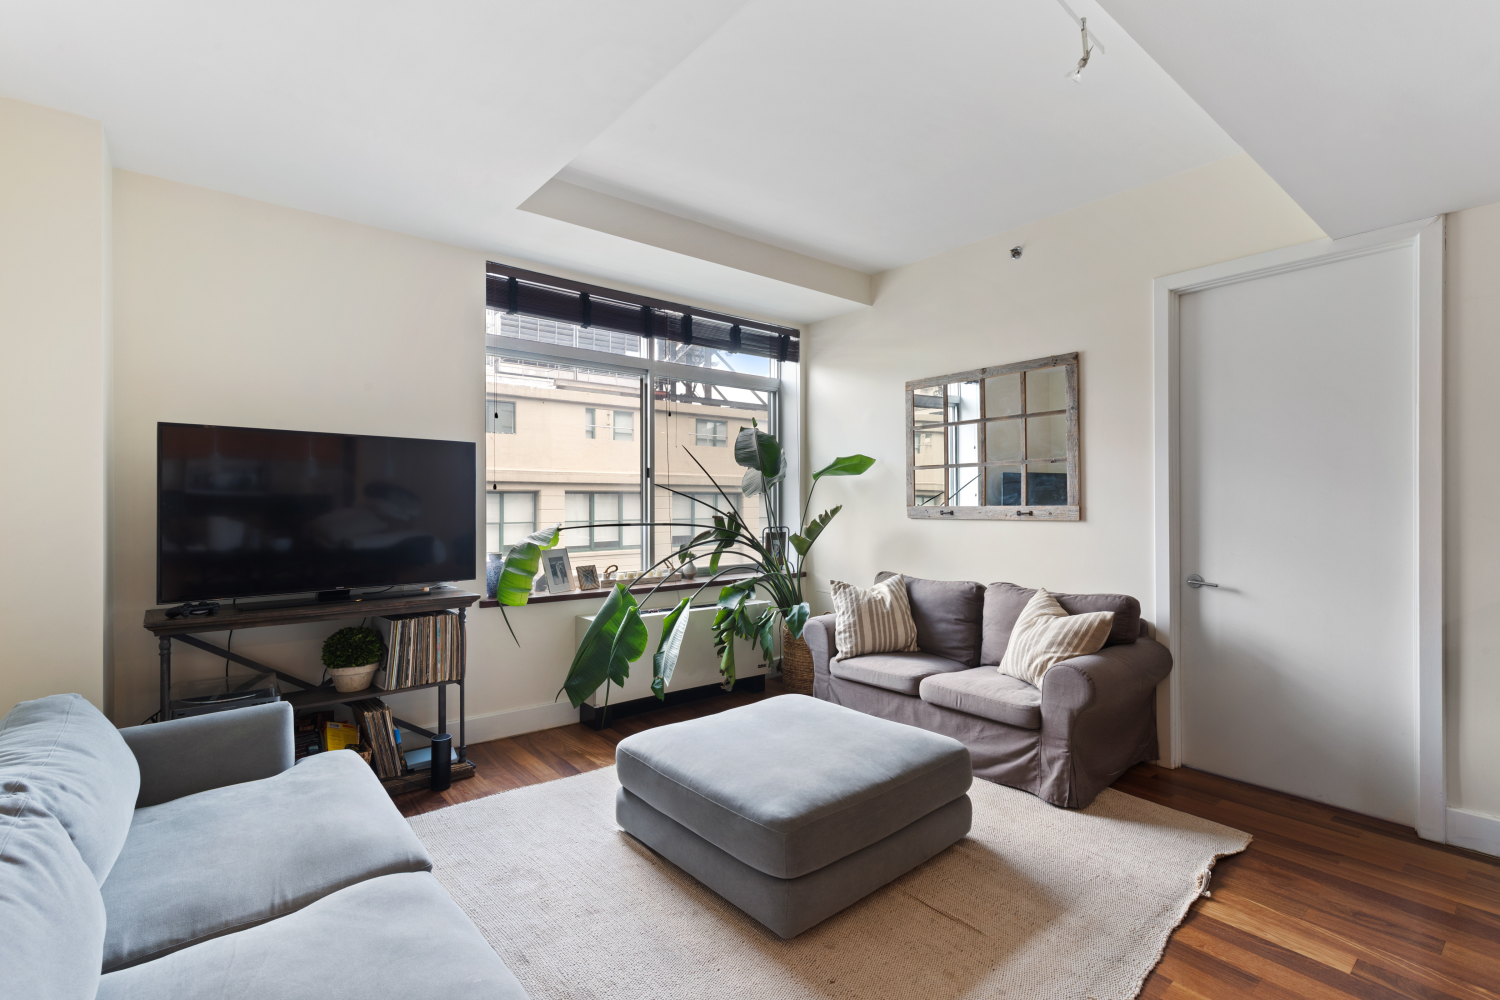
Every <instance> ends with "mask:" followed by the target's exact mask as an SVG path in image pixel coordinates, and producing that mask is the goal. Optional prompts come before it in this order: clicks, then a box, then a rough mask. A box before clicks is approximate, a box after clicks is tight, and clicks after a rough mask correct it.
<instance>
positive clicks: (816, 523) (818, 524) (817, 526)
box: [788, 504, 844, 556]
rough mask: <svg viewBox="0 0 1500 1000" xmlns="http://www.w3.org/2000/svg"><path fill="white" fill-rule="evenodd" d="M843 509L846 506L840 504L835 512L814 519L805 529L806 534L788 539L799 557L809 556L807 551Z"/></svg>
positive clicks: (828, 512)
mask: <svg viewBox="0 0 1500 1000" xmlns="http://www.w3.org/2000/svg"><path fill="white" fill-rule="evenodd" d="M843 509H844V505H843V504H839V505H838V506H837V507H835V508H833V510H825V511H824V512H823V513H821V514H819V515H818V516H817V517H815V518H813V519H812V521H811V522H810V523H809V524H808V526H807V527H806V528H805V529H803V530H804V531H805V532H806V534H802V535H793V536H792V537H791V538H790V539H788V541H790V542H791V543H792V548H794V549H796V550H797V554H798V555H799V556H805V555H807V550H808V549H810V548H812V543H813V542H816V541H817V540H818V536H819V535H821V534H822V533H823V529H824V528H826V527H828V522H829V521H832V520H833V518H834V515H835V514H837V513H838V512H839V511H841V510H843Z"/></svg>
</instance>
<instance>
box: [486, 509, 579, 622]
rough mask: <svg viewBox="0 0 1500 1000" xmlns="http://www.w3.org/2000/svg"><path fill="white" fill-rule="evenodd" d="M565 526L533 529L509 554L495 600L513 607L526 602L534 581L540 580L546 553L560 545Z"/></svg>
mask: <svg viewBox="0 0 1500 1000" xmlns="http://www.w3.org/2000/svg"><path fill="white" fill-rule="evenodd" d="M561 528H562V525H561V524H558V525H554V526H553V527H551V528H544V529H542V530H541V531H533V532H532V533H531V534H529V535H527V536H526V537H525V538H523V539H522V540H521V541H520V542H517V543H516V544H515V545H514V546H512V547H511V550H510V551H509V552H507V553H506V554H505V561H504V562H503V563H502V564H501V567H500V581H499V583H498V584H497V585H496V587H495V600H497V601H499V602H500V603H501V604H508V605H510V606H511V607H513V608H519V607H522V606H523V605H525V603H526V600H527V598H529V597H530V596H531V584H532V581H533V580H535V579H536V574H537V569H538V567H539V566H540V565H541V562H542V552H544V551H545V550H547V549H550V548H552V547H554V546H555V545H557V539H558V537H559V535H560V531H561Z"/></svg>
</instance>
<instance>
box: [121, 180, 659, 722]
mask: <svg viewBox="0 0 1500 1000" xmlns="http://www.w3.org/2000/svg"><path fill="white" fill-rule="evenodd" d="M114 185H115V188H114V236H115V240H114V248H115V267H114V296H115V329H116V331H117V333H116V354H115V368H114V381H115V387H116V395H115V428H116V430H115V451H114V477H113V478H114V505H113V518H112V529H113V535H112V543H111V551H112V553H113V558H114V566H113V580H114V584H115V591H116V599H115V614H114V616H113V641H114V649H115V654H116V662H115V676H116V688H117V692H118V693H117V696H116V699H115V703H116V709H117V715H118V717H117V719H116V722H117V723H118V724H121V725H135V724H137V723H139V722H140V721H142V720H143V719H145V718H146V717H148V716H149V715H150V714H151V713H152V712H154V711H155V710H156V706H157V697H158V694H157V691H158V688H157V684H158V681H157V678H158V667H157V656H156V644H155V640H154V639H152V638H151V636H150V634H149V633H147V632H146V631H145V630H144V629H143V628H142V627H141V618H142V614H143V613H144V611H145V610H146V609H147V608H150V607H153V606H154V601H155V589H154V588H155V580H156V568H155V561H154V560H155V503H156V492H155V481H154V476H155V468H156V464H155V463H156V451H155V448H156V438H155V434H156V424H157V422H158V421H183V422H189V423H224V424H238V425H241V426H249V427H285V428H294V429H307V430H327V431H336V432H359V433H368V434H391V435H397V436H404V437H431V438H445V439H449V440H460V441H474V442H476V443H479V442H482V441H483V433H484V417H483V413H484V406H483V400H484V331H485V317H484V308H485V307H484V294H485V289H484V285H485V277H484V263H485V260H486V259H487V258H486V255H485V254H483V253H480V252H477V251H471V250H465V249H460V248H457V247H452V246H447V245H444V244H440V243H434V242H430V241H427V240H421V239H416V238H414V237H409V236H402V235H399V234H396V233H391V232H387V231H385V230H380V229H373V228H370V227H367V226H359V225H355V224H352V223H348V222H342V221H339V220H336V219H331V218H328V217H325V216H319V215H313V214H311V213H308V212H301V211H297V210H295V209H287V208H280V207H277V206H273V205H269V204H266V203H263V202H257V201H252V200H250V199H246V198H240V197H235V196H232V195H225V194H219V193H216V192H212V191H207V190H204V189H201V188H194V187H190V186H187V185H183V184H177V183H174V182H171V181H166V180H161V179H159V178H154V177H149V176H145V175H142V174H135V173H130V172H127V171H116V172H115V181H114ZM488 259H500V260H504V258H497V257H495V256H494V255H490V256H489V258H488ZM479 450H480V455H481V456H482V454H483V448H480V449H479ZM481 460H482V459H481ZM483 475H484V474H483V471H482V470H481V471H480V472H479V473H478V477H479V479H481V480H482V479H483ZM475 517H476V530H478V531H480V536H479V537H483V524H482V523H481V520H480V519H481V518H482V514H481V513H480V507H479V504H478V498H477V497H476V514H475ZM476 569H477V567H476ZM460 586H466V587H468V588H469V589H479V587H480V582H479V581H477V580H476V581H467V582H460ZM667 596H669V595H664V596H663V598H661V599H659V600H657V601H655V602H653V604H657V605H660V604H670V603H672V602H671V601H668V600H666V597H667ZM596 604H597V602H589V601H567V602H560V603H554V604H547V605H538V606H534V607H528V608H521V609H512V610H511V611H510V612H509V613H510V619H511V623H512V624H513V625H514V626H515V629H516V633H517V635H518V637H519V638H520V646H519V647H518V646H517V645H516V644H515V643H514V642H513V641H512V640H511V638H510V635H509V633H508V632H507V630H506V628H505V623H504V621H503V620H502V618H501V615H500V612H499V610H498V609H493V608H491V609H476V610H473V611H471V612H470V614H469V622H470V626H469V628H470V632H469V636H470V655H469V675H468V683H467V687H468V702H467V709H468V714H469V718H470V722H471V726H470V729H469V732H468V738H469V740H470V741H471V742H472V741H476V740H480V739H493V738H496V737H499V736H505V735H511V734H513V733H516V732H525V731H529V730H533V729H539V728H545V727H547V726H553V725H560V724H562V723H565V722H568V721H570V720H576V719H577V717H578V716H577V712H576V710H574V709H572V708H571V706H570V705H569V704H568V702H567V699H566V698H564V699H563V700H562V701H561V703H560V704H555V703H554V701H553V699H554V696H555V695H556V694H557V691H558V688H560V687H561V686H562V681H563V678H564V676H565V675H566V673H567V667H568V664H569V663H570V662H571V660H572V657H573V621H574V618H575V616H577V615H580V614H588V613H591V612H592V611H593V610H595V607H596ZM347 624H349V622H332V623H327V624H323V625H308V626H297V627H287V628H275V629H257V630H253V631H245V632H241V633H238V634H236V635H235V636H234V649H235V650H236V651H238V652H241V653H243V654H244V655H246V656H249V657H250V658H252V659H257V660H261V661H263V662H265V663H268V664H271V665H274V666H276V667H278V668H281V669H284V670H287V671H288V672H291V673H295V674H299V675H304V676H308V677H310V678H313V679H316V678H317V677H318V675H319V674H320V673H321V670H322V666H321V663H320V660H319V648H320V644H321V642H322V640H323V638H324V637H325V636H327V635H328V634H329V633H330V632H332V631H334V630H335V629H337V628H340V627H342V626H343V625H347ZM205 638H207V639H208V640H209V641H210V642H214V643H216V644H219V645H222V644H223V643H224V641H225V640H226V636H224V635H223V634H217V635H208V636H205ZM173 666H174V678H176V677H180V678H191V677H195V676H203V675H207V674H211V673H213V672H215V671H221V670H222V669H223V661H222V660H218V659H215V658H213V657H210V656H208V655H207V654H205V653H201V652H199V651H197V650H193V649H191V648H189V647H185V646H183V645H182V644H180V643H176V644H174V647H173ZM236 669H238V668H236ZM636 669H643V670H646V671H648V672H649V670H650V663H649V661H648V660H644V659H643V660H642V661H641V663H640V664H638V665H637V667H636ZM389 700H390V702H391V705H392V708H393V709H394V710H395V713H396V714H397V715H399V716H401V717H403V718H406V719H409V720H411V721H413V722H416V723H418V724H431V723H433V722H434V721H435V720H436V709H435V702H434V698H433V696H432V695H431V694H430V693H425V692H424V693H421V694H412V695H405V696H398V697H395V698H392V699H389ZM455 700H456V699H455ZM456 712H457V705H456V704H452V705H450V713H451V714H456Z"/></svg>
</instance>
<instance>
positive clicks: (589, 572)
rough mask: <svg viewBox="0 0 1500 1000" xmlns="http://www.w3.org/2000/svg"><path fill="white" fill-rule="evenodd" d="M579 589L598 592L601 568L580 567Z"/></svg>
mask: <svg viewBox="0 0 1500 1000" xmlns="http://www.w3.org/2000/svg"><path fill="white" fill-rule="evenodd" d="M578 589H579V590H598V589H599V567H597V566H580V567H578Z"/></svg>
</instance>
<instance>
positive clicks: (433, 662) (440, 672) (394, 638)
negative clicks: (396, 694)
mask: <svg viewBox="0 0 1500 1000" xmlns="http://www.w3.org/2000/svg"><path fill="white" fill-rule="evenodd" d="M385 620H386V621H388V622H390V623H391V632H390V636H389V637H388V638H387V640H386V644H385V645H386V659H385V685H384V686H385V689H386V690H387V691H395V690H399V689H401V688H408V687H415V686H417V685H420V684H436V683H437V682H438V681H456V680H461V679H462V677H463V667H462V666H461V664H462V663H463V650H462V649H461V648H460V646H459V644H460V643H461V642H462V641H463V640H462V635H461V631H460V629H459V625H458V615H456V614H454V613H453V612H452V611H443V612H440V613H439V614H435V615H434V614H423V615H390V616H387V617H386V619H385Z"/></svg>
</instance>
